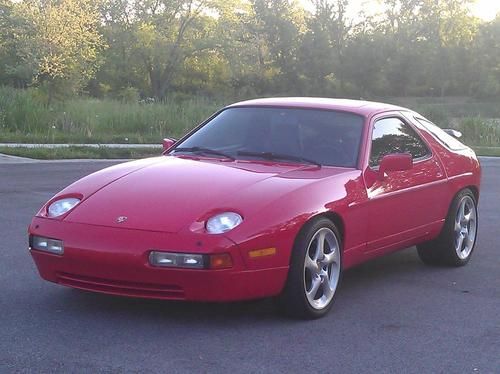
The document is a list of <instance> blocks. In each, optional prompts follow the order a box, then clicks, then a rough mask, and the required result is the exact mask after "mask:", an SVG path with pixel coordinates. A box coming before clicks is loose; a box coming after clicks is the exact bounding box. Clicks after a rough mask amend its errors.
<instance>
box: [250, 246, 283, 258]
mask: <svg viewBox="0 0 500 374" xmlns="http://www.w3.org/2000/svg"><path fill="white" fill-rule="evenodd" d="M275 254H276V248H264V249H254V250H252V251H250V252H248V255H249V256H250V258H256V257H264V256H273V255H275Z"/></svg>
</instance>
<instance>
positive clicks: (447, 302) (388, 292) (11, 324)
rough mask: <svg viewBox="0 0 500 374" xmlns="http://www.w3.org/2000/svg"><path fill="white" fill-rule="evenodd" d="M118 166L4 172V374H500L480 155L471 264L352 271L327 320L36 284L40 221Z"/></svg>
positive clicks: (498, 275)
mask: <svg viewBox="0 0 500 374" xmlns="http://www.w3.org/2000/svg"><path fill="white" fill-rule="evenodd" d="M111 164H112V162H46V163H14V162H12V163H4V164H1V163H0V256H1V257H0V373H12V372H22V373H24V372H26V373H32V372H33V373H54V372H60V373H101V372H103V373H138V372H141V373H142V372H158V373H200V372H201V373H225V372H238V373H239V372H243V373H307V372H311V373H447V374H448V373H500V256H499V255H500V249H499V240H498V234H499V232H500V230H499V217H500V213H499V212H500V159H493V158H484V159H482V165H483V180H482V183H483V185H482V191H481V198H480V205H479V219H480V228H479V238H478V242H477V247H476V249H475V253H474V254H473V257H472V259H471V261H470V263H469V264H468V265H467V266H466V267H463V268H453V269H450V268H439V267H428V266H425V265H423V264H422V263H421V262H420V261H419V259H418V257H417V255H416V253H415V249H414V248H410V249H407V250H404V251H401V252H398V253H395V254H393V255H389V256H386V257H384V258H381V259H377V260H375V261H372V262H369V263H366V264H363V265H361V266H359V267H357V268H354V269H351V270H349V271H347V272H346V273H345V276H344V280H343V284H342V285H341V288H340V290H339V291H338V294H337V300H336V303H335V305H334V309H333V310H332V311H331V313H330V314H329V315H327V316H326V318H323V319H320V320H316V321H295V320H290V319H287V318H284V317H282V316H281V315H279V314H277V313H276V312H275V309H274V306H273V303H272V302H271V300H260V301H253V302H243V303H232V304H207V303H204V304H199V303H181V302H165V301H148V300H141V299H129V298H121V297H112V296H106V295H99V294H93V293H87V292H83V291H77V290H72V289H68V288H64V287H62V286H58V285H55V284H51V283H48V282H45V281H42V280H41V279H40V278H39V276H38V273H37V271H36V268H35V266H34V263H33V261H32V259H31V257H30V255H29V253H28V250H27V233H26V229H27V226H28V224H29V222H30V220H31V217H32V215H33V214H35V213H36V211H37V210H38V209H39V208H40V206H41V205H42V204H43V203H44V202H45V201H46V200H47V199H49V198H50V197H51V196H52V195H53V194H54V193H55V192H57V191H58V190H60V189H61V188H62V187H64V186H66V185H68V184H69V183H71V182H73V181H75V180H76V179H78V178H80V177H82V176H84V175H86V174H88V173H90V172H92V171H95V170H98V169H101V168H103V167H105V166H108V165H111Z"/></svg>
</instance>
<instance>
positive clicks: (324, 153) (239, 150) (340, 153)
mask: <svg viewBox="0 0 500 374" xmlns="http://www.w3.org/2000/svg"><path fill="white" fill-rule="evenodd" d="M362 129H363V117H361V116H359V115H357V114H353V113H345V112H337V111H331V110H313V109H285V108H269V107H265V108H264V107H240V108H238V107H236V108H229V109H226V110H223V111H222V112H221V113H219V114H218V115H217V116H216V117H214V118H213V119H211V120H210V121H209V122H208V123H206V124H205V125H204V126H203V127H201V128H200V129H199V130H198V131H196V132H195V133H193V134H192V135H191V136H189V137H188V138H187V139H185V140H184V141H182V142H180V143H179V144H177V145H176V147H175V148H174V149H173V150H172V151H171V152H170V154H176V153H182V152H193V151H199V152H203V153H205V154H206V155H208V156H210V154H212V155H213V156H214V155H216V154H217V153H219V154H224V155H225V156H226V157H229V158H233V159H274V160H280V159H281V160H283V161H287V162H302V163H315V164H320V165H326V166H342V167H356V163H357V159H358V153H359V145H360V141H361V133H362Z"/></svg>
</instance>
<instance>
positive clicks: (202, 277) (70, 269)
mask: <svg viewBox="0 0 500 374" xmlns="http://www.w3.org/2000/svg"><path fill="white" fill-rule="evenodd" d="M29 232H30V234H32V235H39V236H44V237H49V238H57V239H61V240H63V242H64V254H63V255H62V256H59V255H54V254H50V253H46V252H41V251H37V250H33V249H32V250H31V255H32V257H33V259H34V261H35V264H36V266H37V268H38V271H39V273H40V276H41V277H42V278H43V279H45V280H48V281H51V282H55V283H58V284H62V285H65V286H69V287H73V288H79V289H83V290H88V291H94V292H101V293H107V294H113V295H121V296H131V297H144V298H154V299H167V300H193V301H235V300H245V299H256V298H261V297H267V296H274V295H277V294H279V293H280V292H281V290H282V288H283V286H284V283H285V280H286V276H287V273H288V268H287V267H279V268H263V269H251V270H250V269H247V267H246V266H245V262H244V261H243V259H242V256H241V254H240V252H239V249H238V246H237V245H235V244H234V243H233V242H232V241H230V240H229V239H227V238H225V237H224V236H222V235H202V234H193V233H185V234H170V233H161V232H151V231H140V230H130V229H122V228H113V227H103V226H93V225H87V224H78V223H72V222H64V221H56V220H51V219H45V218H38V217H37V218H35V219H33V222H32V224H31V226H30V229H29ZM151 250H165V251H174V252H175V251H178V252H186V253H230V254H231V256H232V259H233V267H232V268H230V269H221V270H206V269H176V268H158V267H153V266H151V265H150V264H149V261H148V256H149V253H150V252H151Z"/></svg>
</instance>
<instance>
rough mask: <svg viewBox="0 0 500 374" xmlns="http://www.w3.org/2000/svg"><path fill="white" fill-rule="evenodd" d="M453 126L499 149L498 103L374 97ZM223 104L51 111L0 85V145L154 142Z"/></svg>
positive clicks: (61, 105)
mask: <svg viewBox="0 0 500 374" xmlns="http://www.w3.org/2000/svg"><path fill="white" fill-rule="evenodd" d="M377 100H379V101H387V102H393V103H395V104H399V105H403V106H406V107H409V108H411V109H414V110H416V111H418V112H420V113H422V114H423V115H425V116H427V117H428V118H429V119H431V120H433V121H434V122H436V123H437V124H438V125H440V126H442V127H454V128H456V129H459V130H460V131H462V133H463V134H464V137H463V141H464V142H465V143H466V144H468V145H470V146H481V147H498V146H500V102H499V100H498V99H496V100H490V101H477V100H475V99H471V98H466V97H446V98H435V97H432V98H429V97H427V98H385V99H383V98H377ZM224 104H227V102H224V100H210V99H206V98H191V99H188V100H175V101H167V102H164V103H138V102H132V103H127V102H121V101H117V100H110V99H93V98H85V97H81V98H74V99H68V100H66V101H64V102H58V103H56V104H54V105H53V106H51V107H47V106H46V105H44V104H43V102H42V100H41V99H40V98H39V97H38V94H37V91H36V90H32V89H30V90H16V89H12V88H8V87H0V143H2V142H4V143H5V142H21V143H142V144H144V143H155V144H158V143H160V142H161V139H162V138H164V137H176V138H177V137H179V136H181V135H183V134H184V133H186V132H187V131H188V130H190V129H191V128H193V127H194V126H196V125H197V124H198V123H199V122H201V121H202V120H203V119H205V118H207V117H208V116H209V115H211V114H212V113H213V112H215V111H216V110H217V109H218V108H220V107H221V106H223V105H224Z"/></svg>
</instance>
